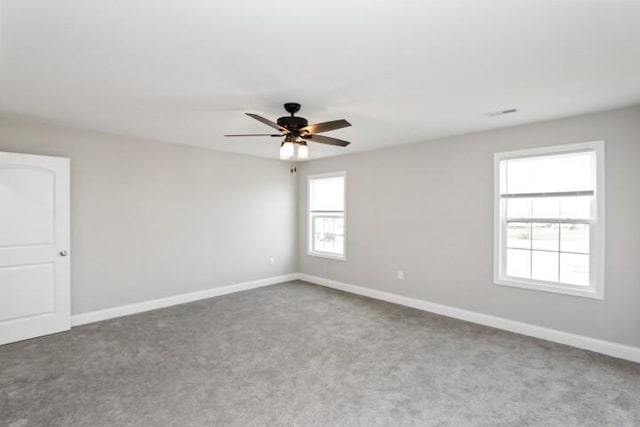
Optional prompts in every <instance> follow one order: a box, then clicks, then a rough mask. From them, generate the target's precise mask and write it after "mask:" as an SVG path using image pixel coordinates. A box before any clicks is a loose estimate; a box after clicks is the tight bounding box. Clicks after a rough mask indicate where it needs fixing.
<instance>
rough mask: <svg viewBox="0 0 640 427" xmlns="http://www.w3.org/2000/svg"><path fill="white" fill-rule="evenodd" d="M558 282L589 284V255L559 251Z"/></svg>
mask: <svg viewBox="0 0 640 427" xmlns="http://www.w3.org/2000/svg"><path fill="white" fill-rule="evenodd" d="M560 282H562V283H569V284H572V285H580V286H589V255H579V254H565V253H561V254H560Z"/></svg>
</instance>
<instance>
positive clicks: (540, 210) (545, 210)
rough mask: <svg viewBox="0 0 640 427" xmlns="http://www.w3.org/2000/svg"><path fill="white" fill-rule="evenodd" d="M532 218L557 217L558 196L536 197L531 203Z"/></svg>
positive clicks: (558, 209) (558, 207)
mask: <svg viewBox="0 0 640 427" xmlns="http://www.w3.org/2000/svg"><path fill="white" fill-rule="evenodd" d="M532 215H533V217H534V218H558V215H560V198H558V197H536V198H535V199H533V203H532Z"/></svg>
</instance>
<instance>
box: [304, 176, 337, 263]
mask: <svg viewBox="0 0 640 427" xmlns="http://www.w3.org/2000/svg"><path fill="white" fill-rule="evenodd" d="M345 175H346V173H345V172H339V173H331V174H322V175H310V176H309V178H308V179H309V192H308V194H309V255H317V256H323V257H327V258H335V259H344V224H345V212H344V211H345V208H344V204H345V198H344V194H345V191H344V188H345V185H344V184H345Z"/></svg>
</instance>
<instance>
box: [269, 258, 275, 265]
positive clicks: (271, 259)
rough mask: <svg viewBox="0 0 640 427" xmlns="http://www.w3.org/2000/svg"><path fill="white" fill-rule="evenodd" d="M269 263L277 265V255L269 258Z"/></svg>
mask: <svg viewBox="0 0 640 427" xmlns="http://www.w3.org/2000/svg"><path fill="white" fill-rule="evenodd" d="M269 264H271V265H275V264H276V257H274V256H272V257H271V258H269Z"/></svg>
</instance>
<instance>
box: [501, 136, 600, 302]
mask: <svg viewBox="0 0 640 427" xmlns="http://www.w3.org/2000/svg"><path fill="white" fill-rule="evenodd" d="M586 150H593V151H595V154H596V188H595V195H594V203H595V206H596V209H594V214H595V215H594V218H593V219H592V221H591V224H592V228H591V233H590V249H589V255H590V259H589V271H590V274H589V287H588V288H584V287H581V286H572V285H569V284H562V283H554V282H546V281H542V280H535V279H520V278H514V277H507V276H506V275H503V274H502V271H503V270H504V269H503V266H504V265H505V259H504V257H506V251H503V250H502V246H503V238H504V236H505V235H506V232H505V230H503V228H504V223H503V221H502V219H501V216H502V215H501V214H502V213H501V209H502V206H501V198H500V161H502V160H507V159H510V158H521V157H528V156H530V157H536V156H541V155H552V154H559V153H571V152H579V151H586ZM604 190H605V162H604V141H593V142H584V143H578V144H564V145H556V146H547V147H540V148H533V149H528V150H518V151H509V152H502V153H495V155H494V195H493V198H494V241H493V281H494V283H495V284H496V285H503V286H512V287H517V288H525V289H532V290H537V291H546V292H554V293H559V294H565V295H573V296H581V297H586V298H594V299H604V262H605V253H604V251H605V216H604V212H605V194H604Z"/></svg>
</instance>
